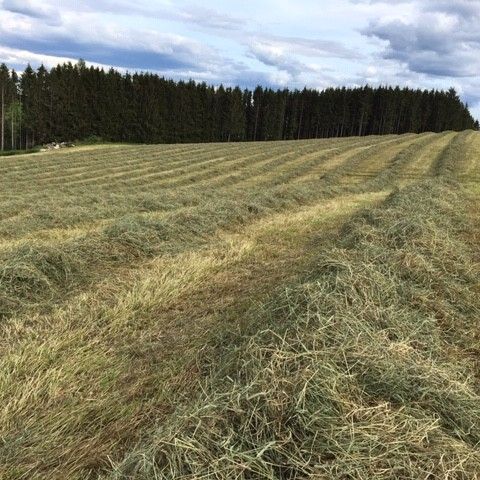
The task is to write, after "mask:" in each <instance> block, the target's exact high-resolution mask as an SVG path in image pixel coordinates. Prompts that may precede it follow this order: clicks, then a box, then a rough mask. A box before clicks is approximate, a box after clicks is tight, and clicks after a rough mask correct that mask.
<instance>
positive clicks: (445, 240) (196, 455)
mask: <svg viewBox="0 0 480 480" xmlns="http://www.w3.org/2000/svg"><path fill="white" fill-rule="evenodd" d="M479 148H480V143H479V140H478V136H477V134H475V133H474V132H462V133H460V134H455V133H451V132H450V133H445V134H424V135H404V136H401V137H395V136H390V137H370V138H362V139H358V138H352V139H332V140H319V141H300V142H266V143H252V144H242V145H238V144H232V145H229V144H211V145H179V146H174V145H159V146H151V145H150V146H141V145H140V146H131V145H125V146H122V145H93V146H83V147H79V148H76V149H72V150H69V151H61V152H46V153H44V154H39V155H37V156H35V157H30V158H29V159H28V160H27V159H24V158H18V159H16V158H15V159H13V158H12V159H10V158H5V159H2V161H1V162H0V171H1V172H2V175H1V176H0V187H1V189H0V192H1V193H0V203H1V205H2V212H1V213H0V316H1V325H2V326H1V328H2V341H1V344H0V345H1V347H0V348H1V353H2V355H1V358H0V371H1V372H2V373H1V374H0V402H1V405H2V409H1V410H0V437H1V438H2V442H1V443H0V477H1V478H2V479H3V478H5V479H9V480H10V479H27V478H28V479H29V478H39V479H43V478H45V479H57V478H58V479H63V478H69V479H85V478H103V479H127V478H128V479H130V478H138V479H151V478H152V479H153V478H185V479H194V478H195V479H196V478H212V479H223V478H225V479H230V478H245V479H251V478H271V479H277V478H278V479H287V478H307V477H308V478H310V477H314V478H339V479H340V478H341V479H346V478H352V479H353V478H378V479H387V478H388V479H390V478H391V479H394V478H405V479H406V478H409V479H410V478H412V479H413V478H439V479H440V478H442V479H443V478H452V479H453V478H454V479H457V478H458V479H460V478H461V479H466V478H477V477H476V475H478V471H480V457H479V455H478V447H479V445H480V410H479V405H480V402H479V400H480V398H479V395H480V391H479V387H478V385H479V380H480V379H479V377H478V367H479V364H478V355H479V353H480V351H479V347H478V345H479V344H480V336H479V335H480V333H479V329H478V323H477V319H478V313H479V311H480V291H479V290H478V278H480V277H479V274H480V271H479V270H480V267H479V257H478V253H477V249H476V245H477V243H478V239H479V236H478V235H479V232H480V218H479V217H478V211H477V209H476V208H475V205H476V203H475V202H478V199H479V196H478V195H479V190H478V182H477V181H476V172H477V171H478V169H479V167H478V160H477V156H476V152H478V149H479Z"/></svg>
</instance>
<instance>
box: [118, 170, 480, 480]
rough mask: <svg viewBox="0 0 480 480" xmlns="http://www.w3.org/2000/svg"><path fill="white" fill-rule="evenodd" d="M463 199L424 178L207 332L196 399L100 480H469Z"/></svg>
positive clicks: (470, 345)
mask: <svg viewBox="0 0 480 480" xmlns="http://www.w3.org/2000/svg"><path fill="white" fill-rule="evenodd" d="M466 199H467V197H466V196H465V194H464V193H463V191H462V189H461V187H460V185H458V184H455V183H452V182H447V181H443V180H441V179H439V178H438V179H435V180H432V181H425V182H422V183H419V184H416V185H414V186H411V187H409V188H406V189H405V190H403V191H400V192H396V193H394V194H392V196H391V197H390V198H389V199H388V200H387V202H386V204H385V205H384V206H383V207H380V208H376V209H373V210H370V211H369V212H365V213H363V214H361V215H358V216H357V217H356V218H354V219H352V220H351V221H350V222H349V223H348V225H346V226H345V228H344V230H343V232H342V234H341V238H340V239H338V242H337V243H336V245H337V246H335V247H332V248H329V249H327V250H326V251H322V252H319V255H318V261H317V265H316V267H315V269H314V270H313V271H312V272H311V274H310V275H309V277H308V278H306V279H305V281H304V283H301V284H300V285H298V286H296V287H292V288H291V289H289V290H287V291H286V292H284V293H282V294H279V295H278V296H276V297H275V298H274V299H272V301H271V302H270V303H267V304H266V305H263V306H262V307H257V308H255V309H254V310H252V311H251V313H250V316H249V319H248V321H246V322H245V323H246V326H244V327H243V328H242V329H241V331H240V332H238V333H232V331H231V330H232V329H231V327H230V328H229V329H228V330H229V331H228V333H223V332H225V330H227V329H226V328H225V329H224V330H223V332H222V331H220V332H219V333H218V334H217V335H216V336H215V339H214V340H212V341H211V343H210V344H209V345H208V346H207V347H206V348H205V351H204V352H203V353H202V355H201V356H200V358H199V361H198V368H199V369H200V371H201V372H203V375H204V380H203V381H202V384H201V385H200V388H199V390H198V391H199V392H200V393H199V395H198V398H197V399H195V400H194V401H191V400H189V399H183V401H182V402H180V403H179V405H180V406H179V407H178V411H177V412H176V414H175V415H174V416H172V417H171V418H170V421H169V422H167V423H166V424H164V425H162V426H160V427H159V428H158V429H157V432H156V433H155V434H154V435H153V436H152V438H151V439H150V440H149V441H145V442H144V445H143V446H142V447H139V448H137V449H136V451H134V452H132V453H131V454H130V455H128V456H127V457H126V458H125V460H124V461H123V462H121V463H120V464H118V465H116V467H115V472H114V473H113V474H112V475H110V477H109V478H116V479H127V478H128V479H129V478H135V479H152V478H165V479H167V478H168V479H173V478H175V479H197V478H212V479H232V478H236V479H253V478H270V479H294V478H337V479H357V478H368V479H417V478H425V479H426V478H432V479H434V478H438V479H440V478H441V479H444V478H450V479H467V478H468V479H474V478H478V473H479V472H480V388H479V384H478V376H476V375H478V372H477V371H476V369H475V362H476V357H477V356H478V354H479V353H480V352H479V346H478V328H479V327H478V323H477V319H478V313H479V312H480V292H479V291H478V278H479V275H480V267H479V265H478V263H475V255H476V253H475V248H476V246H475V245H472V244H470V243H468V242H467V241H466V240H465V238H464V235H463V232H464V231H465V230H466V229H468V227H469V224H468V218H467V217H466V216H465V215H463V216H462V215H461V214H460V213H459V212H462V209H464V207H465V202H466ZM312 248H315V246H314V245H312ZM258 325H262V330H261V331H259V330H258ZM178 400H180V399H179V398H177V401H178Z"/></svg>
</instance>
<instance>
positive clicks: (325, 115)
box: [3, 61, 477, 149]
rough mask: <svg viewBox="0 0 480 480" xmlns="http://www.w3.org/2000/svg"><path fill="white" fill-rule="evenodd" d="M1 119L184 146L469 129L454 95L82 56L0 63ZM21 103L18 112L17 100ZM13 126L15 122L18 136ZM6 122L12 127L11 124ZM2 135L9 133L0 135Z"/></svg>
mask: <svg viewBox="0 0 480 480" xmlns="http://www.w3.org/2000/svg"><path fill="white" fill-rule="evenodd" d="M3 71H4V74H3V77H5V80H4V81H3V83H5V82H6V83H8V88H7V90H8V92H7V103H6V105H7V108H10V105H13V107H12V108H13V110H14V111H15V112H16V113H15V118H16V120H15V122H16V124H15V122H14V124H13V129H14V130H15V131H14V132H11V131H10V130H11V129H12V125H6V131H7V133H8V132H10V133H13V136H14V137H15V138H14V139H13V141H10V143H12V146H11V148H12V149H13V147H14V146H15V145H18V146H20V145H22V146H25V147H27V148H28V147H30V146H32V145H37V144H41V143H46V142H51V141H54V140H56V141H72V140H80V141H84V142H87V143H95V142H98V141H101V140H105V141H113V142H131V143H191V142H227V141H245V140H293V139H295V140H297V139H309V138H326V137H347V136H357V135H358V136H364V135H384V134H402V133H406V132H413V133H421V132H427V131H434V132H440V131H445V130H457V131H460V130H465V129H474V128H477V125H476V124H475V122H474V119H473V118H472V116H471V114H470V112H469V110H468V107H467V105H465V104H463V103H462V102H461V101H460V99H459V97H458V95H457V94H456V92H455V91H454V90H453V89H450V90H449V91H448V92H444V91H436V90H431V91H426V90H425V91H421V90H412V89H409V88H404V89H400V88H398V87H397V88H391V87H378V88H372V87H369V86H365V87H362V88H348V89H347V88H335V89H334V88H329V89H326V90H323V91H317V90H309V89H306V88H305V89H303V90H302V91H299V90H288V89H285V90H277V91H275V90H272V89H271V88H263V87H261V86H258V87H257V88H255V90H254V91H249V90H245V91H243V92H242V91H241V90H240V88H238V87H235V88H231V87H224V86H223V85H220V86H219V87H218V88H215V87H212V86H207V85H206V84H205V83H195V82H194V81H189V82H184V81H179V82H174V81H172V80H167V79H165V78H160V77H158V76H157V75H153V74H149V73H135V74H133V75H131V74H128V73H127V74H125V75H122V74H120V73H119V72H117V71H115V70H113V69H111V70H109V71H108V72H106V71H104V70H103V69H100V68H95V67H87V66H86V64H85V62H84V61H79V62H78V63H77V64H76V65H72V64H71V63H67V64H63V65H57V66H56V67H55V68H53V69H52V70H50V71H48V70H47V69H46V68H45V67H43V66H41V67H40V68H38V69H37V71H34V70H33V69H32V68H31V67H30V66H28V67H27V69H26V70H25V72H24V73H23V75H22V76H21V79H20V80H19V79H18V77H17V76H16V74H15V72H12V73H11V74H10V73H9V72H8V69H7V68H6V67H5V68H4V70H3ZM19 101H20V102H21V108H22V111H23V115H21V111H20V110H19V109H18V105H19V103H18V102H19ZM20 123H22V125H23V127H24V128H23V129H22V133H20V129H19V128H18V127H19V126H20ZM9 129H10V130H9ZM8 138H10V137H8Z"/></svg>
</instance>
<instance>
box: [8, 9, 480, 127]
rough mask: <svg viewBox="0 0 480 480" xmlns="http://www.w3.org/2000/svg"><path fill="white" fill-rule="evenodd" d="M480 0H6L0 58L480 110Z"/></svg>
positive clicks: (20, 66) (19, 66)
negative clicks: (380, 88)
mask: <svg viewBox="0 0 480 480" xmlns="http://www.w3.org/2000/svg"><path fill="white" fill-rule="evenodd" d="M479 25H480V0H398V1H397V0H391V1H382V0H333V1H332V0H328V1H327V0H316V1H313V0H296V1H294V0H256V1H253V0H244V1H241V2H226V1H223V2H221V1H217V0H203V1H202V2H195V1H182V0H178V1H170V0H150V1H147V0H117V1H115V0H83V1H80V0H0V62H6V63H7V64H8V65H9V66H13V67H15V68H17V69H23V68H24V67H25V65H26V64H27V63H31V64H32V65H34V66H37V65H39V64H40V63H44V64H45V65H46V66H53V65H55V64H57V63H58V62H63V61H68V60H71V61H76V60H77V59H78V58H83V59H85V60H86V61H87V63H92V64H98V65H104V66H114V67H117V68H119V69H121V70H130V71H133V70H149V71H155V72H158V73H159V74H162V75H165V76H166V77H170V78H175V79H179V78H185V79H189V78H193V79H196V80H201V81H203V80H204V81H206V82H208V83H212V84H220V83H223V84H227V85H240V86H243V87H253V86H255V85H256V84H262V85H268V86H272V87H285V86H288V87H291V88H303V87H304V86H308V87H313V88H319V89H322V88H325V87H328V86H336V85H364V84H366V83H369V84H371V85H377V84H392V85H401V86H403V85H408V86H411V87H420V88H432V87H436V88H448V87H450V86H454V87H455V88H456V89H457V91H458V92H459V93H460V95H461V97H462V98H463V99H464V100H465V101H467V102H468V103H469V104H470V106H471V110H472V112H473V113H474V115H475V116H476V117H477V118H480V28H479Z"/></svg>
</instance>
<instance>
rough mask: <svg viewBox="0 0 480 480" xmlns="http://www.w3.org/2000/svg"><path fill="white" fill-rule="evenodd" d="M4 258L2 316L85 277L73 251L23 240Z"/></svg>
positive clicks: (0, 289) (0, 295)
mask: <svg viewBox="0 0 480 480" xmlns="http://www.w3.org/2000/svg"><path fill="white" fill-rule="evenodd" d="M2 257H4V258H0V265H1V267H0V298H1V299H2V301H1V302H0V316H4V315H6V314H7V313H11V311H14V310H15V309H16V308H17V307H20V306H25V305H31V304H36V303H37V302H39V301H40V300H42V301H48V299H50V300H51V299H52V298H53V297H55V296H56V295H57V294H58V293H59V292H61V291H64V290H65V289H67V288H68V286H69V285H71V284H72V283H73V279H74V277H75V282H78V281H79V279H80V277H81V271H80V268H79V261H78V259H77V258H75V256H74V255H73V254H72V252H65V251H62V250H61V249H56V248H54V247H51V246H46V245H41V246H36V245H32V244H23V245H20V246H19V247H16V248H15V249H13V250H10V251H7V252H3V255H2Z"/></svg>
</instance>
